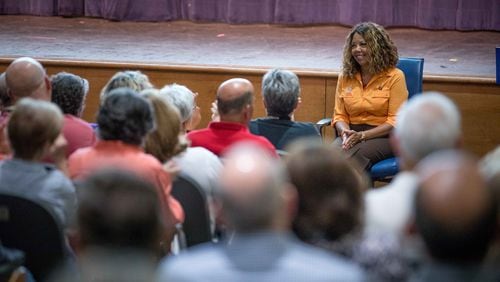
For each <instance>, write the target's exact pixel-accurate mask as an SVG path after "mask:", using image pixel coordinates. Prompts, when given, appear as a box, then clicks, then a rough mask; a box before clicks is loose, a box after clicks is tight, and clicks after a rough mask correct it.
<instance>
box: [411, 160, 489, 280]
mask: <svg viewBox="0 0 500 282" xmlns="http://www.w3.org/2000/svg"><path fill="white" fill-rule="evenodd" d="M417 172H418V175H419V179H420V184H419V187H418V189H417V192H416V197H415V225H416V229H417V231H418V233H419V234H420V236H421V237H422V240H423V242H424V243H425V246H426V249H427V251H428V255H429V258H428V259H427V260H425V261H424V263H423V265H422V267H421V269H420V270H419V272H418V273H417V274H416V275H415V277H413V278H414V279H413V280H414V281H454V282H456V281H490V280H489V279H491V278H493V277H492V276H490V275H489V274H490V273H481V270H482V261H483V259H484V257H485V255H486V253H487V251H488V248H489V246H490V244H491V242H492V239H493V236H494V234H495V227H496V223H497V221H496V220H497V207H496V204H495V201H494V197H493V195H492V191H491V190H489V189H488V187H487V185H486V183H485V181H484V178H483V177H482V175H481V174H480V172H479V168H478V164H477V160H476V159H475V158H473V157H471V156H469V155H467V154H465V153H462V152H458V151H444V152H438V153H435V154H433V155H431V156H429V157H427V158H426V159H424V160H423V161H421V162H420V163H419V165H418V167H417ZM494 271H495V272H497V273H498V268H496V269H495V270H494ZM497 279H498V276H497ZM492 281H493V280H492ZM495 281H498V280H495Z"/></svg>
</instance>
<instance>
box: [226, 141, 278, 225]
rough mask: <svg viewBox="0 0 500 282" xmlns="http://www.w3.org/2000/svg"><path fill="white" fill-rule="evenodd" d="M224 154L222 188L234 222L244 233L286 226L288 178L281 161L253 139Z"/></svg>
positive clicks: (230, 216)
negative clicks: (257, 145)
mask: <svg viewBox="0 0 500 282" xmlns="http://www.w3.org/2000/svg"><path fill="white" fill-rule="evenodd" d="M224 157H225V159H224V160H225V162H224V168H223V169H222V171H221V173H220V176H219V184H220V187H219V190H218V192H219V196H220V198H221V200H222V205H223V211H224V215H225V216H226V218H227V220H228V221H229V222H228V223H229V224H230V226H231V227H233V228H234V229H235V230H236V231H238V232H240V233H247V232H257V231H266V230H267V231H270V230H279V229H282V228H284V224H286V225H287V223H285V222H284V221H286V219H285V218H284V217H285V216H286V214H285V213H286V211H285V210H286V207H285V206H286V205H285V202H284V201H285V200H284V197H283V194H284V193H285V186H286V185H285V182H286V180H285V174H284V169H283V166H282V165H281V163H279V161H278V160H276V159H275V158H272V157H271V156H270V155H269V153H268V152H267V151H263V150H262V149H260V148H257V147H256V146H255V145H254V144H249V143H239V144H236V145H235V146H233V147H231V148H230V149H229V150H228V151H227V152H226V154H225V156H224Z"/></svg>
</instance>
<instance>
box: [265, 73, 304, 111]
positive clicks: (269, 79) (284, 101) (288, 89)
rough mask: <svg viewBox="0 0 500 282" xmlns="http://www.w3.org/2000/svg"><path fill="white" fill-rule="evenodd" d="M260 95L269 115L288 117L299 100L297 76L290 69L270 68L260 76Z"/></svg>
mask: <svg viewBox="0 0 500 282" xmlns="http://www.w3.org/2000/svg"><path fill="white" fill-rule="evenodd" d="M262 96H263V97H264V102H265V105H266V110H267V114H268V115H269V116H274V117H288V116H289V115H290V114H291V113H292V112H293V111H294V109H295V108H296V106H297V103H298V100H299V96H300V82H299V78H298V77H297V75H296V74H294V73H293V72H291V71H288V70H280V69H272V70H270V71H268V72H267V73H266V74H265V75H264V77H263V78H262Z"/></svg>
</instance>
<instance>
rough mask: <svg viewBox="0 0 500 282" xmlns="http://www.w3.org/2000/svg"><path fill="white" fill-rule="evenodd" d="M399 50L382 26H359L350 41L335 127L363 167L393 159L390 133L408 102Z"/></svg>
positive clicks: (339, 87) (338, 141)
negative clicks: (405, 103)
mask: <svg viewBox="0 0 500 282" xmlns="http://www.w3.org/2000/svg"><path fill="white" fill-rule="evenodd" d="M397 62H398V49H397V47H396V45H394V43H393V42H392V40H391V38H390V37H389V34H388V33H387V32H386V31H385V29H384V28H383V27H382V26H379V25H377V24H374V23H371V22H366V23H360V24H357V25H356V26H354V27H353V28H352V30H351V32H350V33H349V35H348V36H347V38H346V43H345V45H344V51H343V62H342V71H341V74H340V75H339V79H338V82H337V91H336V93H335V108H334V114H333V121H332V124H333V125H334V126H335V128H336V130H337V136H338V137H339V138H337V139H336V140H335V143H336V144H338V145H339V146H340V145H341V146H342V148H343V149H344V150H345V151H346V152H347V153H348V154H349V155H350V156H352V157H353V158H354V159H356V160H358V161H359V163H360V165H361V166H362V167H363V168H365V169H366V170H369V169H370V167H371V166H372V164H374V163H376V162H378V161H381V160H383V159H386V158H389V157H392V156H393V155H394V154H393V152H392V150H391V146H390V144H389V133H390V132H391V130H392V128H393V127H394V126H395V124H396V113H397V111H398V109H399V107H400V105H401V104H402V103H403V102H404V101H405V100H406V99H407V98H408V90H407V89H406V82H405V77H404V74H403V72H402V71H401V70H400V69H398V68H396V64H397Z"/></svg>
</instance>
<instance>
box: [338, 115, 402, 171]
mask: <svg viewBox="0 0 500 282" xmlns="http://www.w3.org/2000/svg"><path fill="white" fill-rule="evenodd" d="M349 126H350V128H351V129H352V130H355V131H358V132H359V131H365V130H369V129H372V128H374V127H375V126H372V125H367V124H351V125H349ZM333 143H334V144H335V145H337V146H340V147H342V138H340V137H337V138H336V139H335V141H334V142H333ZM345 152H346V153H347V154H348V155H349V156H350V157H351V158H354V159H355V160H356V161H358V163H359V165H361V167H362V168H364V169H365V170H366V171H369V170H370V168H371V167H372V165H373V164H375V163H377V162H379V161H381V160H385V159H387V158H391V157H394V153H393V152H392V148H391V145H390V143H389V136H388V135H386V136H382V137H377V138H373V139H369V140H366V141H364V142H360V143H358V144H356V145H354V146H353V147H352V148H351V149H349V150H347V151H345Z"/></svg>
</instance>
